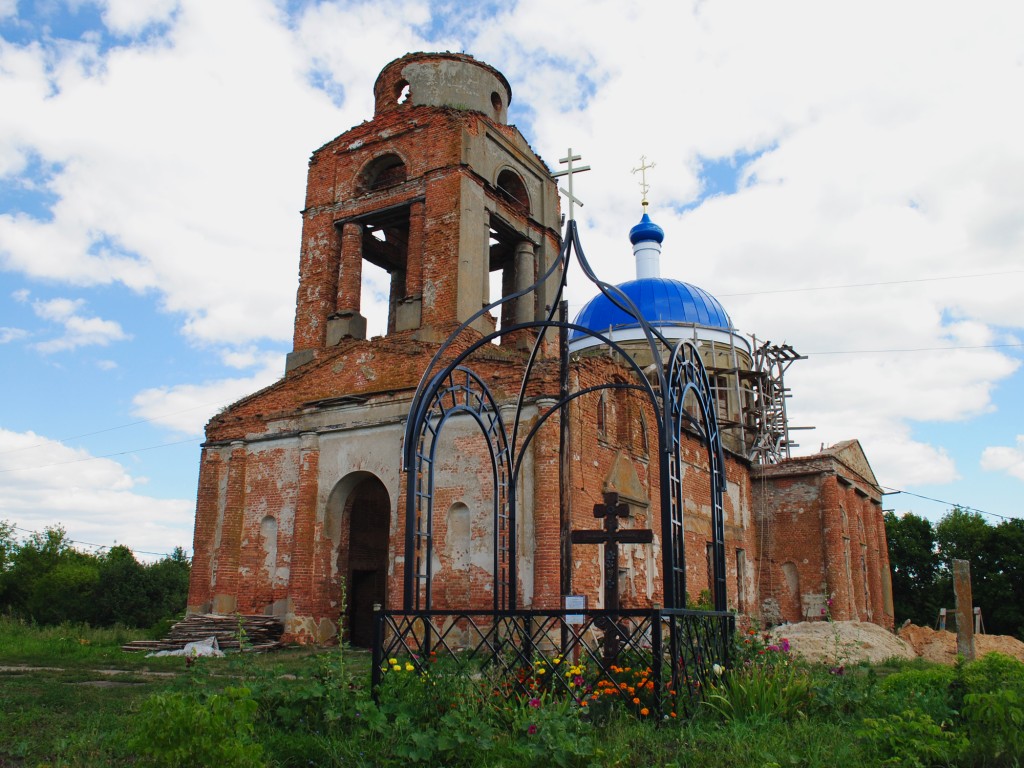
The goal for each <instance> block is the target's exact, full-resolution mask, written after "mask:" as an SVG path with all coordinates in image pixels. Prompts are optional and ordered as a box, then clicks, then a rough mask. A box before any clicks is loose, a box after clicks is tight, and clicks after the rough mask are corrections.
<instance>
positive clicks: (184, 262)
mask: <svg viewBox="0 0 1024 768" xmlns="http://www.w3.org/2000/svg"><path fill="white" fill-rule="evenodd" d="M767 6H768V4H763V3H754V2H750V3H736V4H728V6H726V5H725V4H720V5H711V4H702V3H692V4H689V3H672V4H668V3H640V2H635V3H634V2H616V3H611V2H607V3H606V2H582V0H580V2H575V1H571V0H567V1H566V2H564V3H559V4H558V5H556V6H551V5H550V4H546V3H543V2H540V1H539V0H536V1H534V0H524V1H521V2H511V3H501V4H497V3H486V4H485V3H465V2H461V3H456V2H438V3H430V2H394V1H389V0H380V1H379V2H372V3H371V2H362V3H360V2H314V1H313V0H310V1H309V2H288V3H285V2H272V1H271V0H244V1H243V0H223V2H218V3H209V2H204V1H203V0H75V1H74V2H58V1H57V0H47V1H46V2H27V1H26V0H0V365H2V370H3V371H4V372H5V376H4V377H3V387H2V392H3V394H4V397H3V407H2V408H0V519H7V520H9V521H11V522H13V523H15V524H16V525H18V526H19V528H20V529H22V530H24V531H28V530H39V529H41V528H43V527H44V526H46V525H52V524H57V523H61V524H63V525H64V526H65V527H66V528H67V529H68V531H69V534H70V535H71V537H72V538H73V539H75V540H78V541H82V542H89V543H94V544H104V545H110V544H113V543H114V542H115V541H116V542H119V543H125V544H128V545H129V546H131V547H133V548H134V549H136V550H137V551H139V552H140V553H153V554H161V553H166V552H169V551H170V550H171V549H172V548H173V547H175V546H178V545H180V546H183V547H185V548H186V549H189V550H190V549H191V535H192V534H191V526H192V514H193V509H194V503H195V502H194V497H195V487H196V480H197V475H198V458H199V444H200V441H201V431H202V426H203V424H204V423H205V421H206V420H207V419H208V418H209V417H210V416H211V415H212V414H213V413H215V412H216V410H217V409H218V408H219V407H222V406H224V405H226V404H228V403H230V402H232V401H233V400H234V399H236V398H237V397H239V396H242V395H244V394H246V393H248V392H251V391H253V390H254V389H256V388H258V387H260V386H263V385H265V384H267V383H269V382H271V381H273V380H274V379H275V378H277V377H278V376H280V374H281V373H282V371H283V366H284V355H285V354H286V353H287V352H288V351H289V349H290V338H291V321H292V312H293V308H294V297H295V288H296V282H295V281H296V273H297V258H298V249H299V226H300V220H299V216H298V210H299V209H300V208H301V207H302V201H303V195H304V184H305V169H306V161H307V159H308V157H309V153H310V152H311V151H312V150H313V149H315V148H316V147H318V146H320V145H322V144H323V143H324V142H325V141H328V140H329V139H331V138H332V137H333V136H335V135H337V134H339V133H341V132H343V131H345V130H347V129H348V128H349V127H351V126H353V125H356V124H358V123H360V122H362V121H363V120H365V119H368V118H369V117H371V115H372V86H373V81H374V78H375V77H376V75H377V73H378V72H379V71H380V69H381V68H382V67H383V66H384V65H385V64H387V62H388V61H390V60H391V59H393V58H396V57H398V56H400V55H402V54H403V53H405V52H407V51H415V50H455V51H466V52H468V53H472V54H473V55H475V56H477V57H478V58H480V59H483V60H484V61H486V62H488V63H489V64H491V65H493V66H495V67H496V68H498V69H499V70H501V71H502V72H503V73H504V74H505V75H506V77H507V78H508V80H509V81H510V83H511V85H512V89H513V100H512V104H511V110H510V116H511V121H512V122H514V123H516V124H517V125H518V126H519V127H520V129H521V130H522V131H523V132H524V134H525V135H526V136H527V138H528V139H529V140H530V141H531V143H532V145H533V146H534V148H535V149H536V150H537V151H538V152H539V153H540V155H541V156H542V157H544V158H545V159H546V160H547V162H548V164H549V166H551V167H552V169H555V166H556V165H557V159H558V158H559V157H562V156H564V154H565V149H566V147H568V146H572V147H573V150H574V152H579V153H581V154H583V156H584V162H586V163H588V164H590V165H591V166H592V167H593V169H594V170H593V171H592V172H591V173H589V174H586V175H585V177H580V179H579V181H578V184H579V186H578V188H577V194H578V195H579V196H580V197H581V198H582V199H583V200H584V203H585V206H584V207H583V208H582V209H580V210H579V219H580V224H581V226H582V229H583V236H584V245H585V248H586V251H587V255H588V258H589V259H590V260H591V261H592V263H594V264H595V266H596V267H597V268H598V269H599V270H600V272H601V274H602V276H603V277H605V278H606V279H611V280H626V279H629V278H630V277H632V274H631V267H630V259H628V258H624V256H625V255H626V254H628V250H627V249H628V247H629V246H628V243H627V242H626V233H627V232H628V230H629V228H630V227H631V226H632V224H633V223H635V220H636V219H637V218H638V217H639V215H640V206H639V198H640V194H639V188H638V187H637V178H636V177H634V176H633V175H632V174H631V173H630V170H631V169H632V168H634V167H636V166H637V165H638V164H639V158H640V155H646V156H647V157H648V158H649V160H652V161H654V162H655V163H656V167H655V168H654V169H653V170H652V171H651V172H650V174H649V176H648V181H649V182H650V184H651V191H650V199H651V214H652V216H653V217H654V218H655V220H656V221H658V223H659V224H660V225H661V226H662V227H663V228H664V229H665V230H666V240H665V252H664V255H663V261H662V265H663V266H662V269H663V274H666V275H669V276H671V277H676V278H679V279H683V280H687V281H689V282H692V283H694V284H697V285H699V286H701V287H703V288H705V289H707V290H709V291H711V292H712V293H714V294H715V295H717V296H718V297H719V298H720V299H721V300H722V301H723V303H724V304H725V306H726V307H727V308H728V310H729V312H730V314H731V315H732V317H733V320H734V322H736V324H737V325H738V326H739V328H740V329H741V331H743V332H746V333H756V334H757V336H758V338H759V339H772V340H775V341H780V342H781V341H786V342H789V343H791V344H793V345H794V346H795V347H796V349H797V350H798V351H801V352H804V353H816V354H810V355H809V359H808V360H806V361H801V362H799V363H797V364H796V365H794V367H793V368H792V369H791V373H790V376H789V378H788V383H789V384H790V386H791V387H792V388H793V399H792V401H791V403H790V413H791V416H792V421H793V423H795V424H800V425H813V426H814V427H815V429H814V430H812V431H809V432H802V433H800V434H799V439H800V442H801V444H802V446H803V447H802V449H801V450H802V451H811V450H815V449H817V448H818V447H819V445H821V444H822V443H824V444H831V443H834V442H836V441H839V440H843V439H847V438H852V437H857V438H859V439H861V441H862V443H863V444H864V447H865V449H866V451H867V454H868V457H869V459H870V460H871V462H872V465H873V467H874V469H875V472H876V474H877V475H878V478H879V481H880V482H881V483H882V484H883V485H884V486H887V487H890V488H894V489H903V490H906V491H910V492H913V493H916V494H918V495H919V496H928V497H934V498H936V499H940V500H941V501H940V502H932V501H928V500H926V499H922V498H917V497H913V496H906V495H900V496H892V497H888V498H887V504H886V505H887V506H890V507H892V508H895V509H897V510H900V511H906V510H914V511H916V512H918V513H923V514H925V515H927V516H929V517H931V518H932V519H937V518H938V517H939V516H941V515H942V514H943V513H944V512H945V511H946V510H947V509H948V506H949V504H948V503H946V502H952V503H960V504H965V505H970V506H973V507H976V508H979V509H982V510H985V511H986V512H991V513H995V514H998V515H1004V516H1022V515H1024V509H1022V508H1021V506H1020V505H1019V502H1018V501H1017V499H1018V498H1019V497H1020V496H1021V491H1022V490H1024V405H1022V400H1024V398H1022V396H1024V368H1022V366H1021V361H1022V357H1024V355H1022V348H1021V346H1020V344H1021V340H1022V336H1024V302H1021V301H1020V297H1021V296H1022V295H1024V258H1022V255H1024V148H1022V146H1021V143H1020V141H1019V137H1020V136H1021V135H1024V110H1021V109H1020V106H1019V100H1016V99H1008V98H1007V97H1006V94H1011V93H1021V92H1024V43H1022V42H1021V41H1020V40H1019V39H1018V38H1019V35H1016V34H1015V33H1014V30H1019V29H1020V28H1021V22H1022V21H1024V19H1021V18H1020V17H1021V14H1022V11H1021V9H1020V7H1019V6H1018V4H1014V3H1012V2H1006V3H986V4H984V5H983V6H980V7H978V8H974V7H972V8H971V9H970V15H969V16H968V15H965V14H966V12H965V11H964V9H963V7H962V6H960V5H958V4H954V3H942V2H940V3H906V4H899V6H895V7H894V6H892V4H888V3H881V2H879V3H871V2H868V3H857V4H847V5H842V4H822V3H816V2H805V3H789V4H786V5H784V6H777V5H774V4H771V7H767ZM584 18H585V19H586V24H583V23H582V22H581V21H580V20H581V19H584ZM882 20H884V23H883V21H882ZM609 41H614V44H609ZM379 287H380V286H374V285H372V284H371V285H368V286H367V291H368V295H372V294H373V293H374V291H375V290H378V289H379ZM588 298H589V289H588V288H587V286H586V285H584V284H583V283H582V281H581V280H579V279H576V280H575V281H573V282H572V284H571V286H570V292H569V300H570V304H571V306H572V307H573V309H579V308H580V307H581V306H582V305H583V303H584V302H585V301H586V300H587V299H588ZM366 304H367V302H366V301H365V300H364V306H366ZM369 314H370V315H371V317H370V320H371V327H372V324H373V322H375V321H376V322H378V323H379V322H380V316H379V315H380V313H379V312H378V313H377V316H376V319H375V317H374V313H373V312H370V313H369ZM892 350H918V351H913V352H909V351H908V352H894V351H892ZM839 353H841V354H839ZM990 519H992V520H993V522H995V521H997V519H998V518H995V517H992V518H990ZM153 554H148V555H145V556H147V557H152V556H153Z"/></svg>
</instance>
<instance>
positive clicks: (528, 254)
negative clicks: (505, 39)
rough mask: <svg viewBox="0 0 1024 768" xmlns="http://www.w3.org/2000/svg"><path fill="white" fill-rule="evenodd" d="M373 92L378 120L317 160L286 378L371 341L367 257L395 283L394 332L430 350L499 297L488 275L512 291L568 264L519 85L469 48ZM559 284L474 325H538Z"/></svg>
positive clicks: (410, 69) (416, 64) (425, 61)
mask: <svg viewBox="0 0 1024 768" xmlns="http://www.w3.org/2000/svg"><path fill="white" fill-rule="evenodd" d="M374 96H375V104H376V106H375V109H374V116H373V119H372V120H370V121H369V122H365V123H363V124H362V125H359V126H356V127H355V128H352V129H351V130H349V131H348V132H346V133H343V134H342V135H341V136H338V137H337V138H336V139H334V140H333V141H330V142H328V143H327V144H325V145H324V146H323V147H321V148H320V149H318V150H316V151H315V152H314V153H313V155H312V157H311V158H310V162H309V175H308V180H307V186H306V203H305V208H304V210H303V211H302V217H303V226H302V246H301V254H300V262H299V290H298V297H297V300H296V311H295V332H294V343H293V350H292V352H291V353H290V354H289V355H288V361H287V364H286V372H288V373H290V372H291V371H293V370H294V369H296V368H298V367H300V366H302V365H304V364H306V363H308V362H310V361H311V360H314V359H315V358H316V357H317V355H318V353H319V352H321V351H322V350H326V349H328V348H330V347H332V346H335V345H337V344H338V343H339V342H340V341H342V340H343V339H364V338H366V318H365V315H364V313H363V307H361V306H360V289H361V285H362V267H363V263H364V262H369V263H371V264H374V265H376V266H378V267H380V268H382V269H384V270H386V271H387V273H388V274H389V275H390V278H391V288H390V294H389V299H388V323H387V336H389V337H391V336H395V335H405V336H408V337H410V338H414V339H417V340H421V341H427V342H431V341H440V340H442V339H443V338H445V337H446V336H447V334H448V333H449V332H450V331H451V330H453V329H454V328H455V327H456V326H457V325H458V324H460V323H462V322H465V321H466V320H468V319H469V318H470V317H472V315H473V314H474V313H476V312H478V311H479V310H480V309H481V307H483V306H485V305H487V304H488V303H490V302H491V301H494V300H496V299H497V298H499V297H497V296H491V295H490V285H491V274H492V273H494V272H500V273H501V286H502V288H501V290H502V295H508V294H510V293H514V292H515V291H517V290H519V289H521V288H525V287H527V286H529V285H530V284H532V283H533V282H534V281H535V280H536V279H537V278H538V277H539V276H541V275H542V274H544V273H545V272H546V270H547V269H548V268H549V267H550V265H551V264H552V262H553V261H554V260H556V259H557V257H558V246H559V243H558V240H559V224H560V222H559V208H558V190H557V186H556V184H555V182H554V180H553V179H552V177H551V172H550V171H549V169H548V168H547V166H546V165H545V164H544V162H543V161H542V160H541V159H540V158H539V157H538V156H537V155H536V154H535V153H534V152H533V150H532V149H530V147H529V145H528V144H527V142H526V140H525V139H524V138H523V136H522V135H521V134H520V133H519V131H518V129H516V128H515V126H510V125H508V124H507V119H508V106H509V103H510V102H511V100H512V89H511V87H510V86H509V84H508V81H507V80H506V79H505V77H504V76H503V75H502V74H501V73H500V72H498V71H497V70H495V69H493V68H492V67H490V66H488V65H487V64H484V63H483V62H480V61H477V60H476V59H474V58H473V57H472V56H468V55H466V54H457V53H413V54H409V55H406V56H403V57H402V58H400V59H396V60H395V61H393V62H391V63H390V64H388V65H387V66H386V67H385V68H384V69H383V70H382V71H381V73H380V75H379V76H378V77H377V81H376V83H375V85H374ZM558 277H559V276H558V275H553V276H552V278H551V280H549V281H548V284H546V285H545V286H542V287H541V289H540V290H539V291H538V292H536V293H534V294H529V295H528V296H526V297H523V298H521V299H519V300H518V301H517V302H509V303H507V304H505V305H503V306H502V317H500V318H498V317H492V316H489V315H483V316H481V317H480V318H478V319H477V320H476V321H475V323H474V325H473V327H474V328H475V329H476V330H477V331H478V332H480V333H481V334H485V333H488V332H491V331H493V330H494V328H495V325H496V324H497V323H501V324H502V326H503V327H507V326H509V325H512V324H514V323H519V322H528V321H531V320H534V319H537V318H539V317H541V316H542V315H543V313H544V311H545V308H546V306H547V305H548V304H549V303H550V298H549V297H550V296H552V295H553V294H554V291H555V289H556V288H557V280H558ZM525 333H526V332H523V333H522V334H520V335H519V337H518V338H515V337H513V338H512V339H511V340H510V341H511V343H514V344H519V345H521V344H523V343H525V342H526V341H527V339H526V335H525ZM505 343H510V342H509V340H506V341H505Z"/></svg>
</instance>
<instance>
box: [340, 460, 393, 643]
mask: <svg viewBox="0 0 1024 768" xmlns="http://www.w3.org/2000/svg"><path fill="white" fill-rule="evenodd" d="M346 479H348V478H346ZM344 484H347V483H344V481H343V482H342V483H339V486H342V485H344ZM341 520H342V531H341V542H340V545H339V547H338V573H339V574H340V575H342V576H344V578H345V587H346V592H347V595H346V602H347V610H346V615H345V626H346V628H347V629H348V640H349V642H350V643H351V644H352V645H354V646H359V647H363V648H368V647H370V645H372V643H373V606H374V604H375V603H380V604H381V605H384V599H385V596H386V595H387V580H388V540H389V534H390V531H391V501H390V497H389V496H388V491H387V488H385V487H384V484H383V483H382V482H381V481H380V480H379V479H377V478H376V477H374V476H373V475H370V474H365V475H362V477H360V478H358V479H357V480H356V483H355V485H354V486H353V487H352V489H351V491H350V492H349V493H348V494H347V498H346V500H345V506H344V512H343V514H342V516H341Z"/></svg>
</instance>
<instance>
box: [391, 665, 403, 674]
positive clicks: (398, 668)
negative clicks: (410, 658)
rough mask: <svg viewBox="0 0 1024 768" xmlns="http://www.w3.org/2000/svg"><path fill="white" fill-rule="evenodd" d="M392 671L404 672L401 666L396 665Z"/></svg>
mask: <svg viewBox="0 0 1024 768" xmlns="http://www.w3.org/2000/svg"><path fill="white" fill-rule="evenodd" d="M392 669H393V670H395V672H401V671H402V665H401V664H395V665H394V666H393V667H392Z"/></svg>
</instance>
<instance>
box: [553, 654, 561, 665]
mask: <svg viewBox="0 0 1024 768" xmlns="http://www.w3.org/2000/svg"><path fill="white" fill-rule="evenodd" d="M551 663H552V664H554V665H555V666H556V667H557V666H558V665H559V664H561V663H562V659H561V658H560V657H558V656H555V658H553V659H552V660H551Z"/></svg>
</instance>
